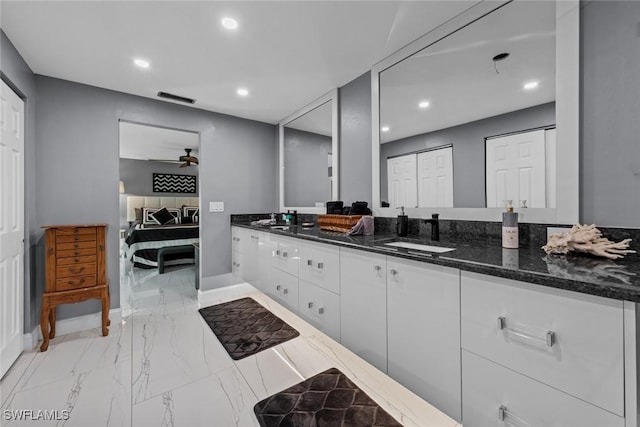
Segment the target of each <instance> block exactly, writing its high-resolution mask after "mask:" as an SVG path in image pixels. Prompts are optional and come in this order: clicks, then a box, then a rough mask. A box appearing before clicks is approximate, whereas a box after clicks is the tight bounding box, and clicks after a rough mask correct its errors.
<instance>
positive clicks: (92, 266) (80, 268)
mask: <svg viewBox="0 0 640 427" xmlns="http://www.w3.org/2000/svg"><path fill="white" fill-rule="evenodd" d="M88 274H93V275H95V274H96V263H95V262H88V263H86V264H74V265H62V266H57V267H56V278H57V279H59V278H63V277H75V276H84V275H88Z"/></svg>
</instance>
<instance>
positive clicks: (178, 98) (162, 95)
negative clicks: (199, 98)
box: [158, 91, 196, 104]
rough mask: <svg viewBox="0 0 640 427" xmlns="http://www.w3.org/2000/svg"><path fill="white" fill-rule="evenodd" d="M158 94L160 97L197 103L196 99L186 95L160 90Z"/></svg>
mask: <svg viewBox="0 0 640 427" xmlns="http://www.w3.org/2000/svg"><path fill="white" fill-rule="evenodd" d="M158 96H159V97H160V98H165V99H170V100H172V101H178V102H184V103H187V104H195V103H196V100H195V99H191V98H185V97H184V96H180V95H174V94H172V93H167V92H162V91H160V92H158Z"/></svg>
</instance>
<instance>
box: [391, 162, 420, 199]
mask: <svg viewBox="0 0 640 427" xmlns="http://www.w3.org/2000/svg"><path fill="white" fill-rule="evenodd" d="M387 176H388V184H389V206H390V207H392V208H399V207H400V206H405V207H408V208H415V207H417V206H418V182H417V174H416V155H415V154H407V155H406V156H400V157H393V158H391V159H387Z"/></svg>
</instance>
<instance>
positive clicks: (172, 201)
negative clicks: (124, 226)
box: [127, 196, 200, 221]
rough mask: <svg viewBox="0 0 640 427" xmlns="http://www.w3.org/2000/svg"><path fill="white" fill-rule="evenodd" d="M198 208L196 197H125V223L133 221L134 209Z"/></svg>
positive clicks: (134, 216) (198, 203)
mask: <svg viewBox="0 0 640 427" xmlns="http://www.w3.org/2000/svg"><path fill="white" fill-rule="evenodd" d="M163 206H164V207H165V208H181V207H182V206H200V199H199V198H198V197H160V196H127V221H135V219H136V211H135V208H161V207H163Z"/></svg>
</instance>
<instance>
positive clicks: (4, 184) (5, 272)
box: [0, 82, 24, 377]
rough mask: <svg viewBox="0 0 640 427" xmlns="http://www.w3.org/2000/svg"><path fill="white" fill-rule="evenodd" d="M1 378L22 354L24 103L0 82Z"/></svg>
mask: <svg viewBox="0 0 640 427" xmlns="http://www.w3.org/2000/svg"><path fill="white" fill-rule="evenodd" d="M0 84H1V87H0V128H1V129H0V130H1V134H0V377H2V376H3V375H4V374H5V373H6V372H7V371H8V370H9V367H10V366H11V365H12V364H13V362H14V361H15V360H16V359H17V358H18V356H19V355H20V353H21V352H22V331H23V311H24V296H23V290H24V277H23V271H24V268H23V265H24V260H23V252H24V251H23V246H24V154H23V153H24V132H23V129H24V103H23V102H22V100H21V99H20V98H19V97H18V95H16V94H15V93H14V92H13V91H12V90H11V89H10V88H9V86H7V85H6V84H5V83H4V82H0Z"/></svg>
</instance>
